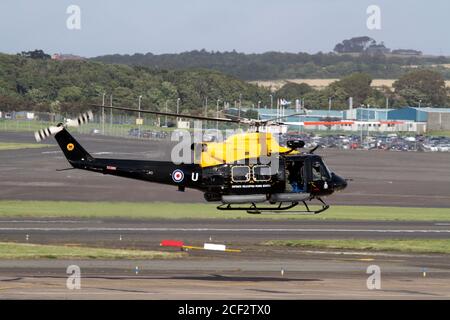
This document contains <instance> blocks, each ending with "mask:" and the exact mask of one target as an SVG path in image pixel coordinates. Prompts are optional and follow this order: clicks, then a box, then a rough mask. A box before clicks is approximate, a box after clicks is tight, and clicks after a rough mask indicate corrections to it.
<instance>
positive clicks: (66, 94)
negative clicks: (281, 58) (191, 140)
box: [0, 54, 449, 117]
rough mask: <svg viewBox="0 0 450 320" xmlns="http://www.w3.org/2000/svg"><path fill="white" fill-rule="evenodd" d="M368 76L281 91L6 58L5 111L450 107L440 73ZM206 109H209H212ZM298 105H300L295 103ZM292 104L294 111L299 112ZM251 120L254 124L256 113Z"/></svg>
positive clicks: (189, 75) (1, 83) (190, 73)
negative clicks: (375, 82)
mask: <svg viewBox="0 0 450 320" xmlns="http://www.w3.org/2000/svg"><path fill="white" fill-rule="evenodd" d="M371 82H372V77H371V76H370V74H367V73H361V72H358V73H352V74H350V75H348V76H345V77H342V78H341V80H339V81H336V82H333V83H331V84H330V85H329V86H327V87H326V88H324V89H321V90H316V89H314V88H312V87H310V86H309V85H307V84H305V83H301V84H296V83H287V84H286V85H284V86H283V87H282V88H280V89H279V90H278V91H276V92H270V91H269V90H268V89H266V88H263V87H258V86H256V85H253V84H249V83H247V82H244V81H242V80H239V79H236V78H234V77H232V76H229V75H225V74H223V73H220V72H218V71H214V70H205V69H195V70H160V69H150V68H147V67H142V66H127V65H120V64H105V63H101V62H96V61H70V60H68V61H54V60H51V59H47V58H46V57H45V58H42V57H41V58H31V57H29V55H16V56H14V55H5V54H0V110H1V111H19V110H34V111H44V112H56V113H59V112H63V113H78V112H80V111H83V110H86V109H88V108H89V104H92V103H93V104H100V103H102V100H103V95H105V103H106V104H109V103H110V101H109V98H110V96H111V95H112V98H113V104H114V105H120V106H129V107H132V108H137V106H138V97H139V96H142V100H141V101H142V108H143V109H148V110H160V111H165V110H166V106H167V110H168V111H171V112H175V111H176V105H177V101H179V105H180V113H183V112H186V113H190V114H202V115H204V114H205V110H206V112H207V113H208V115H209V116H216V106H217V104H218V105H219V106H220V110H223V109H224V104H225V103H226V102H227V103H229V106H230V107H233V106H234V105H241V106H243V107H244V108H245V107H247V108H248V107H250V106H254V107H256V106H257V105H258V104H259V105H260V106H270V101H271V95H272V99H273V101H274V104H276V99H286V100H290V101H295V100H296V99H302V101H304V105H305V106H306V107H307V108H309V109H326V108H328V103H329V100H330V99H331V101H332V108H333V109H345V108H347V107H348V99H349V98H350V97H352V98H353V104H354V106H355V107H357V106H359V105H361V104H365V105H371V106H373V107H376V106H378V107H384V106H385V102H386V99H389V105H390V107H402V106H407V105H410V106H418V105H419V104H420V105H421V106H441V107H443V106H448V103H449V101H448V90H447V89H446V88H445V82H444V78H443V76H442V74H440V73H438V72H435V71H432V70H422V69H417V70H415V71H412V72H409V73H407V74H405V75H403V76H401V77H400V78H399V79H398V80H397V81H396V82H395V83H394V85H393V88H388V87H383V88H373V87H371ZM206 104H208V108H206ZM293 104H294V103H293ZM293 104H292V105H293ZM246 115H247V114H246ZM247 116H249V117H255V116H256V115H255V114H252V112H251V111H250V113H249V114H248V115H247Z"/></svg>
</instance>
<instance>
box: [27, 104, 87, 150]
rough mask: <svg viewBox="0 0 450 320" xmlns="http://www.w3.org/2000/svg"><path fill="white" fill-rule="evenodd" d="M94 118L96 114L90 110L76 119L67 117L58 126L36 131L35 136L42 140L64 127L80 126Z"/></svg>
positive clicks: (38, 140)
mask: <svg viewBox="0 0 450 320" xmlns="http://www.w3.org/2000/svg"><path fill="white" fill-rule="evenodd" d="M92 119H94V114H93V113H92V111H90V110H89V111H88V112H85V113H82V114H80V115H79V116H78V117H77V118H76V119H66V121H65V122H64V123H60V124H58V125H57V126H50V127H48V128H45V129H41V130H38V131H36V132H35V133H34V138H35V139H36V141H37V142H41V141H43V140H45V139H47V138H48V137H50V136H54V135H55V134H57V133H58V132H60V131H62V130H63V129H64V128H67V127H79V126H81V125H83V124H86V123H88V122H89V121H91V120H92Z"/></svg>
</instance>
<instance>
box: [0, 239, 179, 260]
mask: <svg viewBox="0 0 450 320" xmlns="http://www.w3.org/2000/svg"><path fill="white" fill-rule="evenodd" d="M185 255H186V254H185V253H182V252H157V251H142V250H124V249H104V248H87V247H74V246H55V245H38V244H27V243H11V242H0V259H110V260H112V259H174V258H182V257H184V256H185Z"/></svg>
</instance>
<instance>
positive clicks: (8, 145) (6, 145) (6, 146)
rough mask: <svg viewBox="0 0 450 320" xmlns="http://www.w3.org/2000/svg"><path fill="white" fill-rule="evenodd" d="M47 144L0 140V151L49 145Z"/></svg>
mask: <svg viewBox="0 0 450 320" xmlns="http://www.w3.org/2000/svg"><path fill="white" fill-rule="evenodd" d="M50 146H51V145H48V144H37V143H14V142H0V151H3V150H18V149H34V148H45V147H50Z"/></svg>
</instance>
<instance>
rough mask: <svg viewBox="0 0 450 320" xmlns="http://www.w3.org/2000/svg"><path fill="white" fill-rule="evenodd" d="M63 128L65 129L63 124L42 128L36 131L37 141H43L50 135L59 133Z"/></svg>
mask: <svg viewBox="0 0 450 320" xmlns="http://www.w3.org/2000/svg"><path fill="white" fill-rule="evenodd" d="M62 129H63V127H62V126H59V127H48V128H45V129H41V130H39V131H36V132H35V133H34V138H35V139H36V141H37V142H41V141H42V140H45V139H47V138H48V137H50V136H53V135H55V134H57V133H58V132H60V131H61V130H62Z"/></svg>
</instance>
